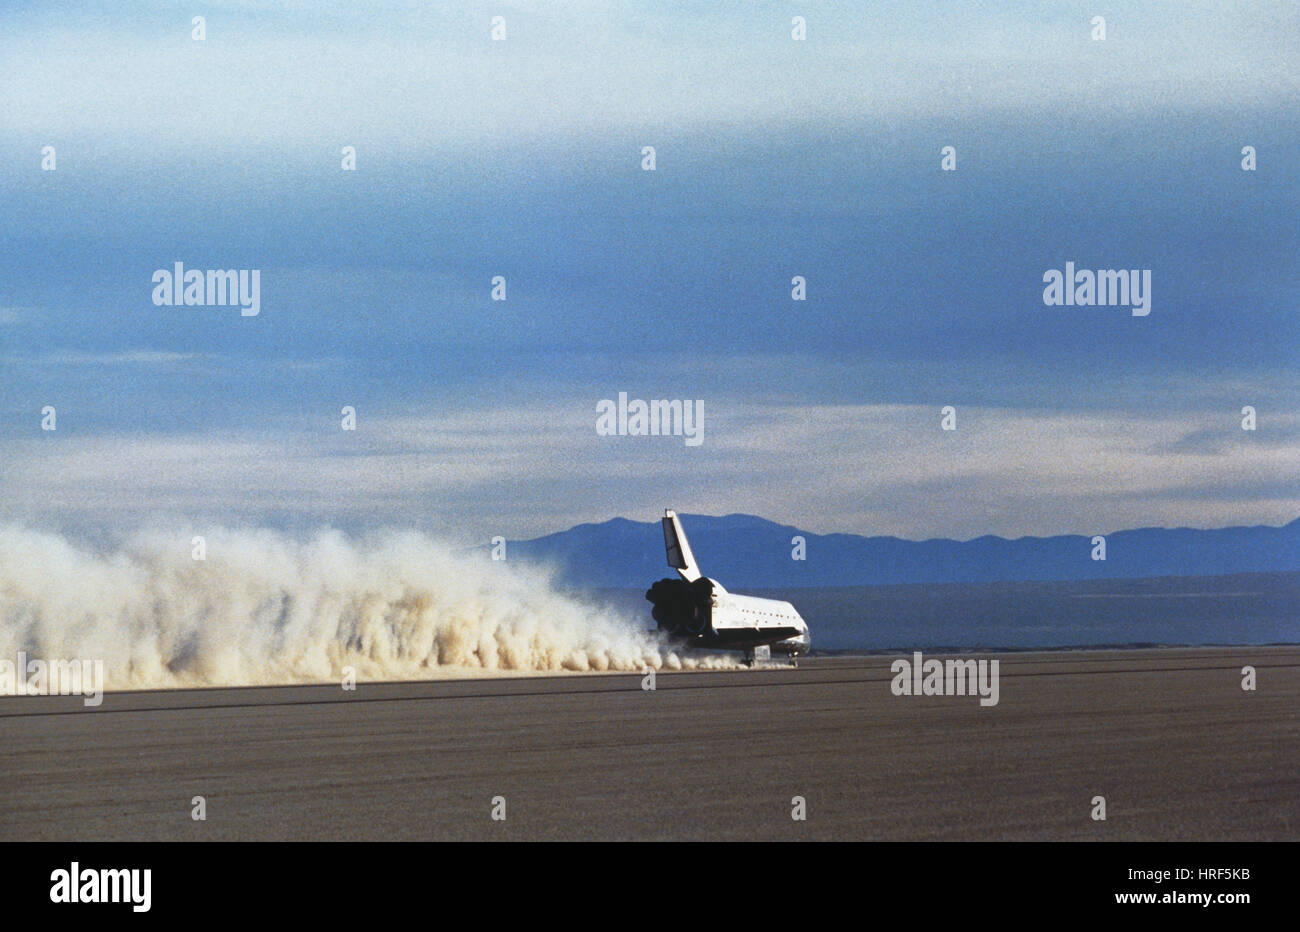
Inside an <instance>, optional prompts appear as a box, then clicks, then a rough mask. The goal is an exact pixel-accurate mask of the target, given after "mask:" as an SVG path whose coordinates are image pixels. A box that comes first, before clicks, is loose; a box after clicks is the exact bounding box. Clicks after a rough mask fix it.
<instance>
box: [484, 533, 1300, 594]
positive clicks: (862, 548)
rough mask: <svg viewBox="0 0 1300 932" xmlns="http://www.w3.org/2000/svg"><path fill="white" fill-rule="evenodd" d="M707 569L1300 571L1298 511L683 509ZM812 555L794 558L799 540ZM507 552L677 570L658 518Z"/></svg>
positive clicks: (957, 576) (963, 574) (743, 584)
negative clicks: (1203, 516)
mask: <svg viewBox="0 0 1300 932" xmlns="http://www.w3.org/2000/svg"><path fill="white" fill-rule="evenodd" d="M682 523H683V525H684V527H685V529H686V533H687V535H688V537H689V538H690V542H691V548H692V549H693V550H694V552H695V559H696V561H697V562H698V563H699V565H700V568H701V569H702V570H703V571H704V572H705V573H706V574H707V575H709V576H712V577H714V578H716V579H718V580H720V581H721V582H722V584H723V585H724V586H726V587H727V588H729V589H732V588H734V589H738V590H740V589H745V588H759V587H762V588H788V587H801V586H879V585H895V584H903V583H946V582H1014V581H1030V580H1081V579H1105V578H1112V579H1113V578H1134V577H1148V576H1202V575H1217V574H1222V573H1255V572H1277V571H1294V570H1300V519H1297V520H1295V521H1292V522H1291V523H1290V524H1287V525H1284V526H1283V527H1266V526H1261V527H1231V528H1220V529H1216V530H1193V529H1190V528H1175V529H1166V528H1139V529H1137V530H1131V531H1117V532H1115V533H1113V534H1108V535H1106V559H1105V560H1104V561H1100V560H1093V559H1092V550H1093V545H1092V537H1091V536H1083V535H1072V536H1062V537H1020V538H1016V539H1014V540H1007V539H1005V538H1001V537H978V538H976V539H974V540H969V541H955V540H942V539H936V540H923V541H911V540H902V539H900V538H897V537H860V536H857V535H854V534H811V533H808V532H807V531H801V530H799V529H797V528H794V527H790V526H788V525H784V524H777V523H775V522H773V521H768V520H766V519H764V518H759V517H755V516H754V515H741V514H734V515H725V516H722V517H716V516H710V515H682ZM796 536H798V537H802V538H803V539H804V541H805V551H806V559H804V560H795V559H792V558H791V553H792V551H793V550H794V544H793V543H792V539H793V538H794V537H796ZM507 546H508V551H507V556H508V558H509V559H510V560H512V561H513V560H525V561H529V562H539V563H545V564H548V565H553V566H556V567H557V568H558V569H559V571H560V580H561V581H562V582H564V583H566V584H568V585H571V586H577V587H582V588H625V587H638V586H640V587H645V586H649V584H650V583H651V582H653V581H654V580H656V579H660V578H662V577H664V576H668V575H670V573H671V572H672V571H671V570H670V569H669V568H668V565H667V562H666V560H665V556H664V541H663V532H662V530H661V528H660V524H659V522H658V521H653V522H644V523H641V522H636V521H629V520H627V519H625V518H614V519H612V520H610V521H606V522H604V523H602V524H579V525H577V526H576V527H573V528H570V529H569V530H567V531H561V532H560V533H558V534H550V535H548V536H546V537H539V538H537V539H535V540H527V541H517V542H516V541H512V542H510V543H509V544H508V545H507Z"/></svg>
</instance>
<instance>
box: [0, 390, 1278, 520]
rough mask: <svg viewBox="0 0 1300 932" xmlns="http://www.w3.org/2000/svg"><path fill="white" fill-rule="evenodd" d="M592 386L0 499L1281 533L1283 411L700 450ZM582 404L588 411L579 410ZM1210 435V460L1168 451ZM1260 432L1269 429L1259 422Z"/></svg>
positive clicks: (92, 511) (381, 513)
mask: <svg viewBox="0 0 1300 932" xmlns="http://www.w3.org/2000/svg"><path fill="white" fill-rule="evenodd" d="M595 401H596V399H595V398H591V399H577V400H574V399H567V400H563V401H550V402H544V403H539V404H537V405H528V406H516V407H511V408H492V409H484V410H480V411H468V412H463V413H458V414H455V415H450V416H446V417H412V418H400V419H386V420H382V421H381V420H372V419H369V418H367V416H366V414H365V410H364V408H363V409H361V411H360V412H359V414H360V418H359V422H358V430H357V431H356V432H355V433H352V432H344V431H342V430H340V429H339V428H338V424H337V422H334V423H332V424H331V425H330V426H328V427H322V429H321V430H319V431H314V432H307V431H303V430H300V429H296V430H293V431H285V432H283V433H277V432H274V431H271V430H265V429H264V430H261V431H257V432H247V433H243V434H238V435H233V436H232V435H229V434H223V435H221V436H209V435H183V436H171V437H159V436H152V437H144V436H134V435H133V436H123V437H105V436H99V437H83V436H77V435H75V434H69V435H67V436H62V435H60V436H57V437H53V436H46V437H41V438H38V439H28V440H17V441H12V442H11V443H10V444H9V445H8V447H7V450H6V452H7V457H6V459H7V468H6V470H5V471H4V472H3V474H2V475H0V510H3V511H4V512H5V513H6V514H8V515H10V516H12V517H15V518H19V519H26V520H32V521H38V522H39V521H49V520H56V519H57V520H60V521H62V520H83V519H84V520H90V521H100V522H107V523H111V524H113V525H121V524H123V523H126V524H130V523H132V522H139V521H143V520H146V519H148V520H154V519H157V518H158V517H159V516H166V515H172V516H175V515H182V516H191V517H194V518H197V519H200V520H206V521H220V522H223V523H231V522H233V521H250V522H255V523H256V522H259V521H262V520H265V519H267V518H268V517H274V518H276V519H277V520H278V519H283V518H284V517H285V516H292V517H294V518H295V519H296V520H299V521H300V522H304V523H322V524H329V523H339V522H341V523H344V524H349V525H355V524H364V525H391V526H415V527H421V528H427V529H434V530H437V531H439V532H440V533H445V534H447V535H449V536H451V537H452V538H456V539H460V540H463V541H466V542H469V541H478V540H483V539H486V538H487V537H488V536H491V534H496V533H502V534H506V535H507V536H511V537H524V536H532V535H536V534H543V533H549V532H551V531H555V530H558V529H562V528H564V527H568V526H569V525H571V524H575V523H578V522H580V521H601V520H605V519H607V518H610V517H613V516H615V515H624V516H629V517H635V516H643V517H650V516H653V515H654V514H656V513H657V511H658V510H659V509H661V508H663V507H665V506H666V505H671V506H673V507H676V508H678V509H680V510H683V511H695V512H707V513H727V512H734V511H740V512H749V513H757V514H760V515H763V516H764V517H769V518H773V519H775V520H780V521H785V522H788V523H791V524H796V525H798V526H800V527H803V528H805V529H807V530H812V531H816V532H830V531H843V532H853V533H866V534H896V535H899V536H903V537H910V538H926V537H938V536H943V537H957V538H969V537H973V536H978V535H981V534H986V533H995V534H1000V535H1003V536H1019V535H1025V534H1034V535H1045V534H1055V533H1092V532H1096V533H1104V532H1110V531H1114V530H1118V529H1121V528H1127V527H1135V526H1144V525H1166V526H1173V525H1179V526H1181V525H1189V526H1201V527H1215V526H1223V525H1228V524H1254V523H1267V524H1280V523H1282V522H1284V521H1288V520H1291V519H1293V518H1294V517H1296V515H1297V514H1300V492H1296V493H1294V494H1288V493H1286V492H1285V491H1282V492H1281V493H1280V492H1279V490H1286V489H1288V488H1294V487H1293V486H1292V485H1290V482H1291V479H1292V478H1293V476H1294V473H1295V464H1296V463H1297V462H1300V418H1297V417H1289V418H1280V417H1276V416H1275V417H1273V418H1271V420H1270V424H1269V428H1268V430H1267V431H1264V432H1262V433H1259V432H1257V433H1256V434H1250V433H1247V432H1245V431H1242V430H1241V429H1240V426H1239V424H1238V423H1237V421H1236V420H1235V419H1234V418H1232V417H1227V416H1225V417H1222V418H1211V417H1204V416H1202V417H1188V416H1183V415H1172V414H1160V413H1147V414H1133V415H1130V416H1121V417H1116V416H1111V415H1108V416H1104V417H1103V416H1091V415H1079V414H1050V413H1043V414H1024V413H1015V412H1009V411H1006V410H1001V409H990V408H974V407H959V409H958V430H957V431H956V432H952V433H945V432H943V431H941V430H940V429H939V416H938V411H937V409H936V408H934V407H931V406H910V405H842V406H787V407H777V406H755V405H753V404H748V403H746V404H740V403H733V402H729V401H727V400H725V399H720V400H717V401H709V400H706V427H705V441H704V445H703V446H702V447H700V448H687V447H686V446H685V445H684V444H683V443H682V440H681V438H679V437H599V436H597V435H596V433H595V427H594V425H595V413H594V410H595ZM588 402H590V404H588ZM1193 431H1212V432H1213V431H1220V432H1222V433H1223V435H1224V438H1225V444H1226V446H1227V451H1226V452H1219V451H1197V450H1191V451H1182V452H1178V453H1170V452H1168V451H1167V449H1166V447H1167V446H1170V445H1176V444H1177V441H1178V440H1179V439H1181V438H1183V437H1184V436H1186V435H1187V434H1189V433H1190V432H1193ZM1270 432H1271V433H1270Z"/></svg>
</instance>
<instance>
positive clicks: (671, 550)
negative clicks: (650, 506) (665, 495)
mask: <svg viewBox="0 0 1300 932" xmlns="http://www.w3.org/2000/svg"><path fill="white" fill-rule="evenodd" d="M664 546H665V547H667V549H668V565H669V566H671V567H672V568H673V569H675V570H677V572H678V574H679V575H680V576H681V577H682V579H684V580H686V581H687V582H695V580H697V579H699V578H700V576H701V575H702V574H701V573H700V568H699V567H698V566H696V565H695V554H693V553H691V545H690V542H689V541H687V539H686V532H685V531H683V530H682V523H681V522H680V521H678V520H677V512H675V511H672V510H671V509H670V510H667V511H665V512H664Z"/></svg>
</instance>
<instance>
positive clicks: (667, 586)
mask: <svg viewBox="0 0 1300 932" xmlns="http://www.w3.org/2000/svg"><path fill="white" fill-rule="evenodd" d="M663 521H664V545H665V546H666V547H667V549H668V565H669V566H671V567H673V568H674V569H676V570H677V574H678V575H679V576H680V577H681V579H661V580H659V581H658V582H657V583H655V584H654V585H653V586H651V587H650V589H649V590H647V592H646V594H645V597H646V599H647V600H648V601H650V602H651V603H653V604H654V609H653V610H652V612H651V614H652V615H653V617H654V620H655V621H656V622H658V624H659V629H660V630H661V631H666V632H667V633H668V634H669V635H670V636H672V637H673V638H676V639H679V640H681V641H684V642H685V643H686V644H687V645H688V646H694V647H708V648H715V649H717V648H721V649H728V650H741V651H744V652H745V660H746V662H748V663H750V664H753V662H754V661H755V660H756V659H758V660H764V659H767V658H768V657H770V656H771V655H772V654H774V653H775V654H786V655H789V656H790V657H792V658H793V657H796V656H798V655H799V654H805V653H807V652H808V648H809V647H810V646H811V644H812V639H811V638H810V637H809V635H808V623H807V622H806V621H804V620H803V619H802V618H801V617H799V613H798V612H797V611H795V608H794V606H793V605H791V604H790V603H789V602H780V601H778V600H776V599H760V598H757V597H755V596H750V595H736V594H735V593H732V592H728V591H727V590H726V589H724V588H723V587H722V584H721V583H720V582H718V581H717V580H716V579H710V578H709V577H707V576H704V575H703V574H701V573H700V568H699V567H698V566H696V565H695V555H694V554H693V553H691V545H690V543H689V542H688V541H687V540H686V532H685V531H683V530H682V524H681V522H680V521H679V520H678V519H677V514H676V513H675V512H673V511H665V512H664V519H663Z"/></svg>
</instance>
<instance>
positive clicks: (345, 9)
mask: <svg viewBox="0 0 1300 932" xmlns="http://www.w3.org/2000/svg"><path fill="white" fill-rule="evenodd" d="M201 6H202V7H203V9H201V10H200V9H198V8H196V9H194V10H188V9H187V10H179V9H178V8H177V7H176V6H175V5H174V4H164V3H158V4H107V3H105V4H67V5H62V6H59V7H57V8H54V9H51V8H49V7H46V6H44V5H39V6H35V7H33V8H30V9H28V8H14V7H8V8H6V9H5V10H4V12H3V14H0V16H2V17H3V20H2V22H3V28H2V29H0V85H2V86H3V87H4V89H5V90H4V94H3V99H0V164H3V165H4V166H5V167H6V171H4V172H3V173H0V197H2V198H3V202H4V204H5V218H6V221H5V223H4V225H3V228H0V246H3V249H0V444H3V453H2V454H0V514H3V515H4V517H6V518H9V519H14V520H21V521H25V522H29V523H37V524H53V525H61V526H79V525H91V526H102V525H111V526H125V525H129V524H133V523H140V522H151V521H153V522H156V521H164V522H168V521H176V520H181V521H192V522H203V521H220V522H224V523H231V522H251V523H274V524H286V525H292V526H314V525H316V524H323V523H330V524H339V525H342V526H344V527H363V526H369V525H376V524H390V525H399V526H417V527H422V528H428V529H431V530H436V531H439V532H441V533H444V534H447V535H449V536H452V537H456V538H460V539H464V540H467V541H468V540H479V539H483V538H485V537H487V536H490V535H491V534H495V533H502V534H505V535H507V536H512V537H517V536H531V535H533V534H539V533H545V532H548V531H552V530H556V529H558V528H562V527H565V526H568V525H569V524H572V523H575V522H577V521H580V520H603V519H604V518H607V517H611V516H613V515H618V514H622V515H626V516H631V517H638V518H642V519H645V518H649V517H651V516H653V515H654V514H655V513H656V511H657V510H658V509H659V508H661V507H663V506H665V505H670V504H671V505H673V506H674V507H677V508H679V509H681V510H684V511H692V512H712V513H722V512H729V511H746V512H752V513H759V514H763V515H765V516H767V517H771V518H774V519H777V520H781V521H786V522H789V523H792V524H796V525H799V526H802V527H805V528H808V529H810V530H814V531H852V532H858V533H893V534H899V535H900V536H906V537H932V536H954V537H961V538H965V537H972V536H977V535H979V534H983V533H998V534H1004V535H1019V534H1050V533H1060V532H1071V533H1084V532H1093V531H1099V532H1104V531H1107V530H1114V529H1118V528H1122V527H1132V526H1137V525H1143V524H1161V525H1191V526H1202V527H1210V526H1222V525H1227V524H1245V523H1270V524H1280V523H1283V522H1285V521H1288V520H1290V519H1292V518H1294V517H1295V516H1296V514H1297V512H1298V511H1300V490H1298V489H1297V486H1296V484H1295V482H1294V476H1295V475H1296V471H1297V466H1300V414H1298V413H1297V411H1298V408H1297V401H1300V398H1298V395H1300V391H1298V389H1297V378H1296V376H1297V363H1298V362H1300V332H1297V328H1298V325H1297V314H1296V311H1297V307H1296V303H1297V298H1296V295H1297V293H1300V261H1298V260H1297V255H1298V254H1300V253H1298V251H1297V246H1298V245H1300V243H1298V242H1297V240H1298V238H1300V227H1298V226H1297V217H1298V216H1300V212H1298V211H1297V207H1298V206H1300V180H1298V179H1300V172H1297V168H1298V167H1300V151H1298V150H1297V146H1296V142H1295V140H1296V139H1297V138H1300V133H1298V132H1297V130H1300V114H1298V108H1297V105H1296V103H1295V101H1296V100H1297V99H1300V67H1297V62H1296V60H1295V56H1296V55H1297V52H1296V51H1295V50H1296V49H1297V48H1300V10H1298V9H1297V7H1296V6H1295V5H1294V4H1290V3H1267V2H1266V3H1250V4H1218V3H1216V4H1209V3H1206V4H1191V3H1189V4H1179V5H1177V6H1176V7H1174V6H1173V5H1170V4H1165V3H1137V4H1125V5H1123V6H1122V7H1117V8H1114V9H1106V8H1101V7H1097V6H1095V5H1092V4H1073V3H1060V4H1055V3H1054V4H1030V3H1014V4H1005V3H998V4H981V3H936V4H908V5H905V6H906V9H905V10H900V9H898V8H897V6H896V5H892V4H856V5H855V4H845V5H837V6H836V7H835V8H834V9H827V8H825V7H824V6H823V5H815V6H814V7H811V8H803V7H801V6H800V5H797V4H771V5H763V4H759V5H756V4H752V3H707V4H706V3H686V4H655V5H654V6H653V11H651V10H649V9H648V8H647V7H646V5H636V4H618V3H596V2H575V3H567V4H562V5H557V4H542V3H516V4H486V5H485V4H480V3H473V4H470V3H465V4H456V3H451V4H420V3H392V4H385V3H379V4H367V5H365V8H364V9H358V8H356V7H355V6H354V5H350V4H337V5H335V4H307V3H301V4H298V3H288V4H282V5H279V7H278V10H277V11H276V12H274V13H267V12H264V11H260V10H258V9H257V6H258V5H256V4H251V3H248V4H244V3H205V4H202V5H201ZM557 6H562V9H561V10H557V9H556V7H557ZM199 13H201V14H203V15H205V16H206V19H207V38H206V40H205V41H203V42H195V41H193V40H192V39H191V37H190V30H191V25H190V17H191V16H192V15H196V14H199ZM494 15H501V16H504V17H505V20H506V26H507V36H508V38H507V39H506V41H504V42H492V41H490V38H489V30H490V28H491V17H492V16H494ZM795 15H803V16H805V17H806V18H807V21H808V40H807V41H806V42H794V41H791V39H790V19H791V17H792V16H795ZM1095 15H1103V16H1105V17H1106V19H1107V31H1108V36H1107V39H1106V41H1104V42H1094V41H1092V40H1091V39H1090V37H1089V33H1090V29H1091V27H1090V25H1089V23H1090V20H1091V19H1092V17H1093V16H1095ZM46 145H53V146H55V147H56V151H57V159H58V163H57V164H58V167H57V170H56V171H54V172H42V171H41V170H40V152H41V147H42V146H46ZM345 145H351V146H355V147H356V149H357V160H358V170H357V171H355V172H343V171H341V170H340V166H339V162H340V149H341V148H342V147H343V146H345ZM644 145H653V146H655V147H656V150H657V162H658V166H657V170H656V171H655V172H653V173H649V172H642V171H641V170H640V160H641V155H640V150H641V147H642V146H644ZM945 145H952V146H954V147H956V150H957V153H958V156H957V157H958V170H957V171H956V172H942V171H940V168H939V163H940V155H939V152H940V149H941V148H942V147H943V146H945ZM1245 145H1252V146H1254V147H1255V148H1256V150H1257V152H1258V159H1259V168H1258V170H1257V171H1255V172H1243V171H1241V169H1240V162H1241V154H1240V152H1241V148H1242V147H1243V146H1245ZM1067 260H1073V261H1075V262H1076V263H1077V264H1078V265H1079V266H1080V267H1091V268H1150V269H1152V280H1153V301H1152V312H1151V314H1150V315H1149V316H1148V317H1144V318H1136V317H1132V316H1131V315H1130V314H1129V313H1128V312H1127V311H1126V310H1125V309H1123V308H1078V307H1074V308H1059V307H1045V306H1044V304H1043V302H1042V288H1043V285H1042V274H1043V272H1044V271H1045V270H1047V269H1050V268H1061V267H1063V265H1064V263H1065V262H1066V261H1067ZM175 261H183V262H185V263H186V265H187V266H188V267H194V268H257V269H261V270H262V296H261V297H262V312H261V314H260V315H259V316H257V317H255V318H242V317H241V316H240V315H239V313H238V311H237V310H234V309H230V308H196V307H188V308H186V307H181V308H175V307H155V306H154V305H153V304H152V303H151V301H150V295H151V291H152V284H151V279H150V277H151V275H152V273H153V271H154V270H155V269H159V268H170V267H171V264H172V263H173V262H175ZM494 275H504V276H505V277H506V279H507V283H508V294H509V299H508V301H506V302H505V303H504V304H502V303H498V302H492V301H491V300H490V299H489V282H490V280H491V278H492V276H494ZM794 275H802V276H805V277H806V278H807V280H808V296H809V297H808V300H807V301H806V302H802V303H796V302H792V301H791V300H790V279H791V277H792V276H794ZM619 391H627V392H629V394H631V395H632V396H633V397H643V398H664V397H668V398H683V399H697V398H698V399H702V400H704V402H705V406H706V408H705V410H706V435H705V436H706V439H705V442H704V444H703V445H702V446H701V447H699V448H688V447H685V446H684V445H683V444H681V442H680V439H674V438H666V437H663V438H655V437H650V438H639V437H614V438H602V437H597V436H596V434H595V431H594V421H595V406H596V403H597V401H599V400H600V399H602V398H613V397H616V396H617V393H618V392H619ZM47 404H52V405H54V406H55V407H56V408H57V410H58V416H59V429H58V431H56V432H54V433H52V434H51V433H45V432H42V431H40V430H39V426H40V414H39V412H40V409H41V407H42V406H43V405H47ZM345 404H347V405H353V406H355V407H356V409H357V411H358V416H359V424H358V430H357V431H356V432H353V433H344V432H342V431H341V430H340V429H339V409H340V408H341V407H342V406H343V405H345ZM947 404H951V405H954V406H956V407H957V409H958V412H959V415H958V416H959V426H958V430H957V431H956V432H952V433H943V432H940V431H939V428H938V423H939V408H940V407H941V406H942V405H947ZM1247 404H1249V405H1254V406H1255V407H1256V408H1257V410H1258V411H1259V422H1260V428H1259V430H1257V431H1256V432H1254V433H1247V432H1245V431H1242V430H1241V429H1240V426H1239V422H1240V413H1239V412H1240V409H1241V407H1242V406H1243V405H1247Z"/></svg>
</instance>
